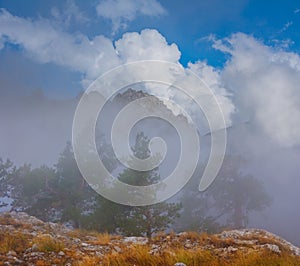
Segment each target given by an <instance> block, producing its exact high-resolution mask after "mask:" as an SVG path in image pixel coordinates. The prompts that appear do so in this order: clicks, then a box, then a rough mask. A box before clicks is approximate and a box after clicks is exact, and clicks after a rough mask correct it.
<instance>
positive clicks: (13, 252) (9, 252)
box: [7, 250, 17, 257]
mask: <svg viewBox="0 0 300 266" xmlns="http://www.w3.org/2000/svg"><path fill="white" fill-rule="evenodd" d="M7 256H12V257H16V256H17V253H16V252H15V251H14V250H11V251H8V252H7Z"/></svg>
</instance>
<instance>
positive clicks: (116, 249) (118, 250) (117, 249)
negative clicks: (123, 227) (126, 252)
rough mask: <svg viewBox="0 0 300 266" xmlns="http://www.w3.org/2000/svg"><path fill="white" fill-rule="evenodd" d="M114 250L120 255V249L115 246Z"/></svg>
mask: <svg viewBox="0 0 300 266" xmlns="http://www.w3.org/2000/svg"><path fill="white" fill-rule="evenodd" d="M114 250H115V251H117V252H118V253H120V252H121V251H122V249H121V248H120V247H118V246H115V247H114Z"/></svg>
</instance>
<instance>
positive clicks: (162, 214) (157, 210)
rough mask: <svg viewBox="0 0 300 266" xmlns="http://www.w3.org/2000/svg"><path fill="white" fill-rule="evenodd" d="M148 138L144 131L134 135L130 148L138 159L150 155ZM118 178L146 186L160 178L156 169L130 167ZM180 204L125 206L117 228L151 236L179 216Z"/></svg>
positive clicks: (130, 233) (132, 233)
mask: <svg viewBox="0 0 300 266" xmlns="http://www.w3.org/2000/svg"><path fill="white" fill-rule="evenodd" d="M149 142H150V140H149V138H147V137H146V136H145V135H144V133H140V134H138V135H137V137H136V142H135V145H134V147H133V148H132V151H133V154H134V156H135V157H137V158H139V159H146V158H148V157H149V156H150V150H149ZM119 179H120V180H121V181H122V182H124V183H128V184H131V185H136V186H148V185H150V184H153V183H155V182H158V181H159V180H160V176H159V174H158V169H157V168H156V169H153V170H150V171H136V170H133V169H131V168H128V169H125V170H124V171H123V172H122V173H121V174H120V175H119ZM154 195H155V193H154ZM180 208H181V205H180V204H177V203H166V202H162V203H158V204H155V205H150V206H143V207H129V206H128V207H125V208H124V209H123V213H122V216H119V221H118V228H119V230H120V231H121V232H122V233H124V234H126V235H145V236H147V237H149V238H150V237H151V236H152V234H153V233H156V232H158V231H163V230H165V229H167V228H169V226H170V225H171V224H172V223H173V222H174V219H175V218H176V217H178V216H179V210H180Z"/></svg>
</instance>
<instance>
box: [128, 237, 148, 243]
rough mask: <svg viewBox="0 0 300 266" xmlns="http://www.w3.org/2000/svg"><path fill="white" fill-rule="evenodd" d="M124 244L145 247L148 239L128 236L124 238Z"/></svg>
mask: <svg viewBox="0 0 300 266" xmlns="http://www.w3.org/2000/svg"><path fill="white" fill-rule="evenodd" d="M124 242H125V243H126V242H131V243H134V244H140V245H145V244H147V243H148V238H146V237H136V236H128V237H124Z"/></svg>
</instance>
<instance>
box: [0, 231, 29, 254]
mask: <svg viewBox="0 0 300 266" xmlns="http://www.w3.org/2000/svg"><path fill="white" fill-rule="evenodd" d="M29 244H30V243H29V241H28V235H26V234H23V233H21V232H14V233H10V232H7V231H3V232H0V254H5V253H7V252H9V251H11V250H14V251H15V252H17V253H21V252H23V251H24V250H25V249H26V248H28V247H29V246H30V245H29Z"/></svg>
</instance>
